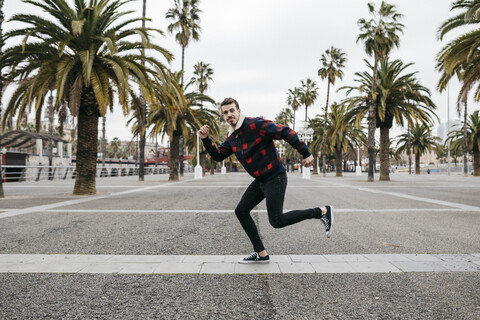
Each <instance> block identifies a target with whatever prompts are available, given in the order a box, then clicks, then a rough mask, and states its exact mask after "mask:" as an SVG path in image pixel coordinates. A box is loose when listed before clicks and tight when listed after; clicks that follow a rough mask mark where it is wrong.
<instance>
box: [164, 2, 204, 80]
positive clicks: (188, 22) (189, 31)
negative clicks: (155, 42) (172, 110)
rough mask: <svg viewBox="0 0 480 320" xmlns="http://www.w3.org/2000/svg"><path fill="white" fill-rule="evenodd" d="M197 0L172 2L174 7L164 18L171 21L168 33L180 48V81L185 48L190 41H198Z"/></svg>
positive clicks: (198, 15) (183, 70) (198, 14)
mask: <svg viewBox="0 0 480 320" xmlns="http://www.w3.org/2000/svg"><path fill="white" fill-rule="evenodd" d="M198 3H199V0H174V7H173V8H171V9H169V10H168V12H167V14H166V15H165V17H166V18H167V19H170V20H173V22H172V23H171V24H170V25H169V26H168V31H169V32H170V33H173V32H174V31H177V33H176V34H175V40H176V41H177V42H178V43H179V44H180V46H181V47H182V69H181V71H182V80H181V83H180V84H181V85H182V86H183V75H184V73H185V69H184V63H185V48H186V47H187V46H188V45H189V43H190V40H192V39H193V40H195V41H198V39H200V31H201V28H200V25H199V22H200V13H201V12H202V11H201V10H200V9H199V8H198Z"/></svg>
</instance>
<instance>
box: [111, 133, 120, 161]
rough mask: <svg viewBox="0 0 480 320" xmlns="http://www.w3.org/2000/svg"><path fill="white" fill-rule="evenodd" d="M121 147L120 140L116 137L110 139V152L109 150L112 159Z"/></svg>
mask: <svg viewBox="0 0 480 320" xmlns="http://www.w3.org/2000/svg"><path fill="white" fill-rule="evenodd" d="M121 147H122V142H121V141H120V139H119V138H118V137H114V138H113V139H112V141H110V152H111V156H112V157H113V158H114V159H118V155H119V152H120V148H121Z"/></svg>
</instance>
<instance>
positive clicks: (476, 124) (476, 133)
mask: <svg viewBox="0 0 480 320" xmlns="http://www.w3.org/2000/svg"><path fill="white" fill-rule="evenodd" d="M463 127H466V128H467V134H466V135H465V131H464V130H463V128H459V129H458V130H454V131H451V132H450V133H449V135H448V138H447V141H451V144H450V146H451V148H452V150H453V152H454V153H456V152H458V151H459V150H460V149H461V148H462V146H463V141H467V150H468V151H472V153H473V175H474V176H480V115H479V111H478V110H477V111H475V112H473V113H472V114H471V115H470V117H469V118H468V120H467V125H466V126H465V125H464V126H463ZM447 141H446V142H445V143H447Z"/></svg>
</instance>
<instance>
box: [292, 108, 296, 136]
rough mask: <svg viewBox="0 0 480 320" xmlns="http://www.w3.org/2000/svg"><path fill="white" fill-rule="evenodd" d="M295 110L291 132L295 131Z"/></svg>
mask: <svg viewBox="0 0 480 320" xmlns="http://www.w3.org/2000/svg"><path fill="white" fill-rule="evenodd" d="M295 120H296V119H295V109H293V131H295Z"/></svg>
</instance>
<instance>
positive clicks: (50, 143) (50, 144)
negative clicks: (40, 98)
mask: <svg viewBox="0 0 480 320" xmlns="http://www.w3.org/2000/svg"><path fill="white" fill-rule="evenodd" d="M52 166H53V95H52V92H51V91H50V96H49V97H48V180H52V172H53V168H52Z"/></svg>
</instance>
